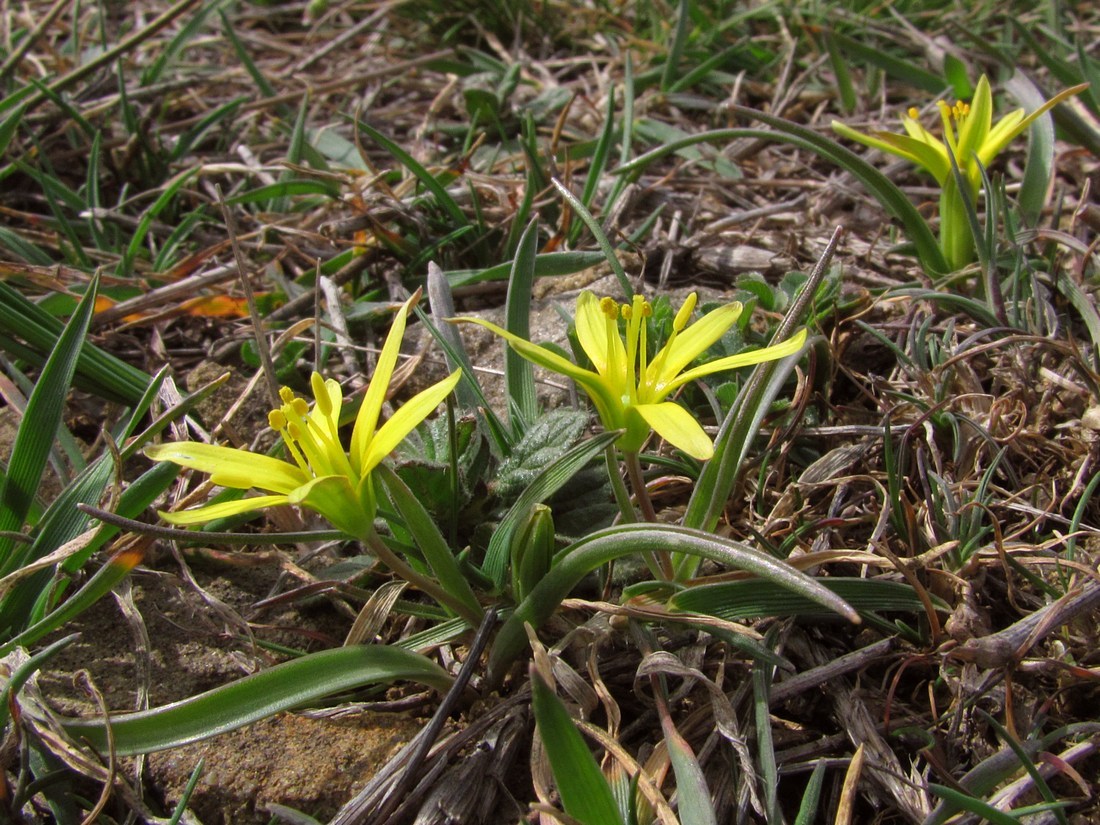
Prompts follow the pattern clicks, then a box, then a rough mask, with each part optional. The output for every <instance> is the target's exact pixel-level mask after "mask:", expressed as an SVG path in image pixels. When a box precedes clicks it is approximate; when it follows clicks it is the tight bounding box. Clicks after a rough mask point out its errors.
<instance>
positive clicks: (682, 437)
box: [453, 290, 806, 460]
mask: <svg viewBox="0 0 1100 825" xmlns="http://www.w3.org/2000/svg"><path fill="white" fill-rule="evenodd" d="M696 301H697V296H696V294H695V293H692V294H691V295H689V296H688V298H687V300H686V301H685V302H684V304H683V306H682V307H680V310H679V312H677V313H676V318H675V320H674V321H673V324H672V335H671V336H670V337H669V339H668V341H666V342H665V344H664V346H662V347H661V349H659V350H658V351H657V353H656V355H654V356H653V359H652V360H649V359H648V358H647V348H646V324H645V318H646V317H647V316H649V315H650V314H651V313H652V309H651V307H650V305H649V303H648V302H647V301H646V300H645V299H644V298H642V297H641V296H640V295H635V296H634V299H633V300H632V301H631V303H629V304H622V305H620V304H618V303H617V302H616V301H615V300H614V299H612V298H602V299H600V298H597V297H596V296H595V295H594V294H593V293H592V292H589V291H587V290H585V291H584V292H582V293H581V294H580V296H579V297H578V298H577V313H576V319H575V323H576V328H577V338H578V339H579V341H580V345H581V348H582V349H583V350H584V352H585V354H586V355H587V356H588V358H589V360H590V361H591V362H592V366H593V368H594V369H585V368H584V367H579V366H577V365H576V364H574V363H573V362H571V361H569V360H568V359H566V358H563V357H562V356H561V355H558V354H557V353H556V352H554V351H553V350H551V349H548V348H546V347H541V346H538V345H537V344H533V343H531V342H530V341H527V340H526V339H524V338H520V337H519V336H518V335H514V334H512V333H510V332H508V331H507V330H505V329H501V328H500V327H498V326H497V325H496V324H492V323H490V322H488V321H483V320H481V319H480V318H455V319H453V320H454V321H456V322H463V323H471V324H477V325H479V326H482V327H485V328H486V329H488V330H490V331H491V332H493V333H494V334H496V335H499V336H500V337H501V338H504V339H505V340H506V341H507V342H508V343H509V344H510V345H511V347H512V348H513V349H514V350H515V351H516V352H517V353H519V354H520V355H521V356H523V357H524V358H526V359H527V360H528V361H531V362H533V363H535V364H538V365H539V366H542V367H545V368H546V369H549V370H552V371H553V372H556V373H559V374H561V375H565V376H568V377H569V378H572V379H573V380H574V381H575V382H576V383H577V384H578V385H579V386H580V387H581V389H583V390H584V391H585V393H587V394H588V397H589V398H591V399H592V403H593V404H594V405H595V407H596V412H597V413H598V414H599V416H600V420H601V421H602V422H603V425H604V427H606V428H607V429H609V430H620V429H621V430H624V433H623V435H622V436H621V437H620V438H619V440H618V442H617V444H618V446H619V448H620V449H622V450H623V451H624V452H627V453H636V452H638V451H639V450H640V449H641V448H642V445H643V444H645V441H646V439H647V438H649V435H650V433H651V432H656V433H657V434H658V435H660V436H661V437H662V438H664V439H665V440H666V441H668V442H669V443H670V444H672V445H673V446H674V447H678V448H679V449H681V450H683V451H684V452H685V453H687V454H688V455H690V456H692V457H694V458H697V459H699V460H705V459H708V458H710V457H711V456H712V455H713V454H714V444H713V443H712V442H711V440H710V437H709V436H708V435H707V434H706V433H705V432H704V431H703V428H702V427H701V426H700V424H699V422H698V421H696V420H695V419H694V418H693V417H692V416H691V414H690V413H688V411H687V410H685V409H684V408H683V407H681V406H680V405H679V404H677V403H676V402H674V401H670V400H667V399H668V398H669V396H670V395H672V394H673V393H675V392H676V391H677V390H678V389H680V387H682V386H684V384H687V383H688V382H689V381H694V380H695V379H697V378H702V377H703V376H705V375H710V374H712V373H716V372H723V371H726V370H732V369H737V368H738V367H744V366H748V365H750V364H758V363H760V362H762V361H771V360H775V359H779V358H785V357H786V356H788V355H793V354H794V353H796V352H798V351H799V350H800V349H802V346H803V344H804V343H805V341H806V331H805V330H802V331H800V332H799V333H798V334H797V335H795V336H793V337H792V338H790V339H788V340H786V341H784V342H783V343H781V344H777V345H775V346H772V347H766V348H764V349H759V350H754V351H752V352H744V353H738V354H737V355H730V356H727V357H725V358H718V359H716V360H714V361H710V362H708V363H706V364H703V365H701V366H698V367H694V368H692V369H687V367H688V365H689V364H691V363H692V361H694V360H695V359H696V358H698V357H699V356H700V355H702V354H703V353H704V352H705V351H706V350H707V348H708V347H710V346H711V345H712V344H713V343H715V342H716V341H717V340H718V339H719V338H721V337H722V335H724V334H725V332H726V331H727V330H728V329H729V328H730V327H731V326H733V324H734V323H736V321H737V319H738V317H739V316H740V315H741V311H742V306H741V304H740V303H737V302H733V303H729V304H726V305H725V306H721V307H718V308H717V309H714V310H711V311H710V312H708V313H707V314H706V315H705V316H703V317H702V318H701V319H699V320H698V321H696V322H695V323H694V324H690V325H689V324H688V322H689V321H690V319H691V314H692V312H693V311H694V309H695V304H696ZM620 318H623V319H624V320H625V321H626V334H625V338H624V336H623V334H622V333H620V331H619V319H620Z"/></svg>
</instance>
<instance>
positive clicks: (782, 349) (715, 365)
mask: <svg viewBox="0 0 1100 825" xmlns="http://www.w3.org/2000/svg"><path fill="white" fill-rule="evenodd" d="M805 343H806V330H805V329H801V330H799V331H798V332H797V333H796V334H794V335H792V336H791V337H790V338H788V339H787V340H786V341H783V342H782V343H779V344H776V345H774V346H771V347H764V348H763V349H757V350H752V351H751V352H739V353H737V355H728V356H726V357H725V358H719V359H717V360H715V361H711V362H710V363H707V364H703V365H702V366H699V367H696V368H695V369H693V370H688V371H687V372H685V373H681V374H680V375H679V376H678V377H677V378H676V380H675V381H673V382H672V383H671V384H670V385H669V387H668V391H669V392H671V391H672V390H675V389H678V388H680V387H682V386H683V385H684V384H686V383H688V382H689V381H694V380H695V379H696V378H702V377H703V376H705V375H710V374H712V373H715V372H725V371H727V370H735V369H738V368H740V367H747V366H750V365H752V364H760V363H762V362H764V361H778V360H779V359H780V358H786V357H787V356H788V355H794V354H795V353H796V352H798V351H799V350H801V349H802V347H803V345H804V344H805Z"/></svg>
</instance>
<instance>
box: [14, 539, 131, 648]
mask: <svg viewBox="0 0 1100 825" xmlns="http://www.w3.org/2000/svg"><path fill="white" fill-rule="evenodd" d="M141 560H142V554H141V553H140V552H137V551H125V552H122V553H119V554H118V555H116V556H115V557H114V558H112V559H111V560H110V561H108V562H107V563H106V564H104V565H103V566H102V567H101V568H99V570H97V571H96V573H95V575H93V576H92V577H91V578H90V579H88V581H87V582H85V583H84V586H83V587H81V588H80V589H79V590H77V591H76V592H75V593H73V594H72V595H71V596H70V597H69V598H67V599H65V601H63V602H62V603H61V605H60V606H59V607H58V608H57V609H55V610H53V611H52V612H50V613H47V614H46V615H45V616H43V617H42V618H41V619H39V620H38V621H37V622H35V623H34V624H32V625H31V626H30V627H28V628H27V629H26V630H24V631H23V632H22V633H19V634H18V635H16V636H14V637H12V638H11V639H10V640H9V641H8V642H6V643H5V644H4V645H2V646H0V656H6V655H7V654H8V653H10V652H11V651H12V650H14V649H15V648H16V647H26V646H27V645H32V644H34V643H35V642H37V641H38V640H40V639H42V638H44V637H46V636H48V635H49V634H51V633H53V632H54V631H56V630H58V629H59V628H62V627H64V626H65V625H66V624H68V623H69V622H71V621H72V620H73V619H75V618H76V617H77V616H79V615H80V614H81V613H83V612H84V611H85V610H87V609H88V608H90V607H91V606H92V605H94V604H95V603H96V602H98V601H99V600H100V599H102V598H103V597H104V596H106V595H107V594H108V593H110V592H111V590H113V589H114V587H115V585H116V584H118V583H119V582H120V581H122V580H123V579H124V578H126V576H128V575H129V574H130V571H131V570H133V569H134V568H135V567H136V566H137V565H138V564H140V563H141ZM16 592H17V593H19V592H20V591H16ZM5 607H6V605H5Z"/></svg>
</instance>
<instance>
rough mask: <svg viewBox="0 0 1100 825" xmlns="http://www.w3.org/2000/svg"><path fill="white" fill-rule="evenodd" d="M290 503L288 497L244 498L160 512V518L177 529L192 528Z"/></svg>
mask: <svg viewBox="0 0 1100 825" xmlns="http://www.w3.org/2000/svg"><path fill="white" fill-rule="evenodd" d="M286 503H288V499H287V497H286V496H254V497H252V498H242V499H240V500H238V501H223V502H220V503H218V504H208V505H206V506H205V507H196V508H194V509H193V510H177V511H175V512H167V511H165V510H158V511H157V512H158V513H159V514H160V517H161V518H162V519H164V520H165V521H166V522H168V523H169V524H174V525H176V526H177V527H191V526H192V525H195V524H206V523H207V522H209V521H214V520H215V519H219V518H227V517H228V516H238V515H240V514H241V513H248V512H251V511H252V510H262V509H264V508H265V507H275V506H276V505H279V504H286Z"/></svg>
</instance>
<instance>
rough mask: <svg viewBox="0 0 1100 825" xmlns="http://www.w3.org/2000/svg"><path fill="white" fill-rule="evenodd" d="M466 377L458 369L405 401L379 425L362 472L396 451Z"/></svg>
mask: <svg viewBox="0 0 1100 825" xmlns="http://www.w3.org/2000/svg"><path fill="white" fill-rule="evenodd" d="M461 377H462V370H455V371H454V372H452V373H451V374H450V375H449V376H447V377H446V378H444V379H443V380H442V381H440V382H439V383H438V384H433V385H432V386H430V387H428V389H426V390H423V391H421V392H418V393H417V394H416V395H414V396H413V397H412V398H410V399H409V400H408V401H406V402H405V403H404V404H402V405H401V407H400V409H398V410H397V412H395V413H394V414H393V415H392V416H390V419H389V420H388V421H387V422H386V423H385V424H383V425H382V426H381V427H379V428H378V430H377V432H375V433H374V436H373V437H372V438H371V440H370V441H369V442H368V444H367V447H366V451H365V453H364V454H363V456H362V458H361V461H360V466H361V470H360V475H362V476H365V475H367V473H369V472H370V471H371V470H373V469H374V468H375V467H377V466H378V464H379V463H380V462H381V461H382V459H384V458H385V457H386V456H388V455H389V454H390V453H392V452H393V451H394V449H395V448H396V447H397V445H398V444H400V443H401V442H402V441H403V440H404V439H405V436H407V435H408V434H409V433H410V432H412V431H413V429H414V428H415V427H416V425H417V424H419V423H420V422H421V421H423V420H424V419H425V418H427V417H428V416H429V415H430V414H431V413H432V412H433V411H434V410H435V408H436V407H438V406H439V403H440V402H441V401H442V400H443V399H444V398H446V397H447V396H448V395H449V394H450V392H451V390H453V389H454V388H455V384H457V383H458V380H459V379H460V378H461Z"/></svg>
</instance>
